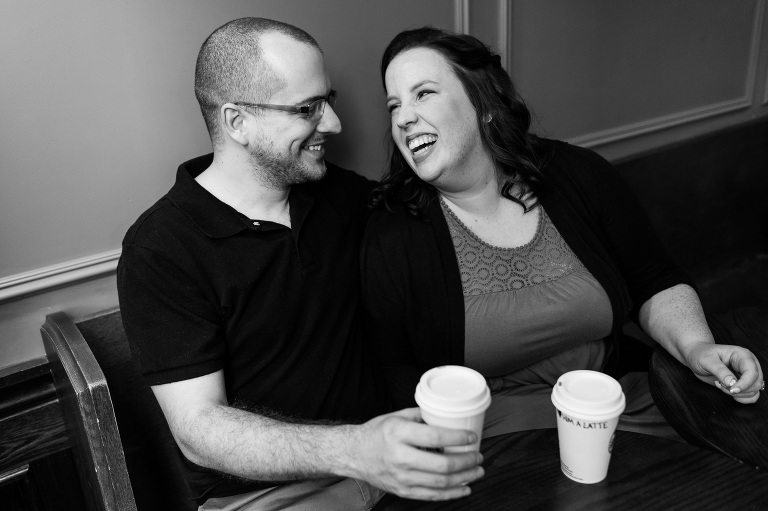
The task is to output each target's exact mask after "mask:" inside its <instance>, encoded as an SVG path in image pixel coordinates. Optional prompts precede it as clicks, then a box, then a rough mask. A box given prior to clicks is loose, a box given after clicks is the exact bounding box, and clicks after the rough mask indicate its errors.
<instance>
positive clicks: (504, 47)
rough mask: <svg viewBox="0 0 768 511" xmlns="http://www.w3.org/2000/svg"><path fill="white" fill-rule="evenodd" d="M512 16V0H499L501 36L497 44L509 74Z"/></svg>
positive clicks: (499, 29) (510, 67)
mask: <svg viewBox="0 0 768 511" xmlns="http://www.w3.org/2000/svg"><path fill="white" fill-rule="evenodd" d="M511 14H512V0H499V26H498V31H499V36H498V40H497V42H496V48H498V49H499V56H500V57H501V62H502V63H503V64H504V69H506V70H507V73H510V72H511V71H512V63H511V62H510V55H511V54H512V52H511V51H509V44H510V42H509V40H510V37H509V36H510V31H511V26H512V20H511V18H510V16H511Z"/></svg>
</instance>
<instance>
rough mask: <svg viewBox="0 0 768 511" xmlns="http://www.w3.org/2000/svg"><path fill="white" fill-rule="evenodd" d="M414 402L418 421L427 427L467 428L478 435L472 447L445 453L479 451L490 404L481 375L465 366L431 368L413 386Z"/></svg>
mask: <svg viewBox="0 0 768 511" xmlns="http://www.w3.org/2000/svg"><path fill="white" fill-rule="evenodd" d="M416 403H417V404H418V405H419V408H420V409H421V418H422V419H423V420H424V422H426V423H427V424H429V425H430V426H441V427H444V428H452V429H466V430H469V431H474V432H475V433H476V434H477V441H476V442H475V443H474V444H472V445H464V446H449V447H446V448H445V452H469V451H477V450H479V449H480V439H481V438H482V435H483V423H484V421H485V411H486V410H487V409H488V407H489V406H490V404H491V392H490V390H489V389H488V385H487V384H486V383H485V378H483V375H481V374H480V373H478V372H477V371H475V370H474V369H470V368H469V367H464V366H439V367H435V368H433V369H430V370H429V371H427V372H426V373H424V374H423V375H422V376H421V380H420V381H419V384H418V385H417V386H416Z"/></svg>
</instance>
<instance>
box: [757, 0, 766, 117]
mask: <svg viewBox="0 0 768 511" xmlns="http://www.w3.org/2000/svg"><path fill="white" fill-rule="evenodd" d="M765 9H766V7H765V0H758V2H757V16H756V17H757V18H758V19H759V20H761V21H762V20H763V18H764V17H765ZM761 25H762V32H761V34H760V40H759V41H758V42H759V44H760V46H762V39H763V38H765V37H766V34H765V30H768V28H766V23H762V24H761ZM765 105H768V67H766V68H765V75H764V76H763V103H762V106H765Z"/></svg>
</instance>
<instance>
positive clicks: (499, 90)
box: [371, 27, 542, 216]
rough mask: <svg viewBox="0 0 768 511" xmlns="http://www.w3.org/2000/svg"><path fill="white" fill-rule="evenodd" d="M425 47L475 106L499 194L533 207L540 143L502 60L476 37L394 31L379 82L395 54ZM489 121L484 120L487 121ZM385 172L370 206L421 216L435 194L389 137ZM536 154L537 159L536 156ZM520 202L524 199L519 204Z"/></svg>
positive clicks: (428, 29)
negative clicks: (438, 57) (403, 208)
mask: <svg viewBox="0 0 768 511" xmlns="http://www.w3.org/2000/svg"><path fill="white" fill-rule="evenodd" d="M414 48H428V49H430V50H434V51H437V52H438V53H439V54H440V55H442V56H443V57H444V58H445V59H446V61H447V62H448V64H449V66H450V67H451V69H452V70H453V73H454V74H455V75H456V77H457V78H458V79H459V81H460V82H461V84H462V85H463V87H464V90H465V92H466V93H467V96H469V101H470V102H471V103H472V106H473V107H474V108H475V114H476V119H475V122H477V124H478V126H479V129H480V137H481V139H482V141H483V144H485V146H486V147H487V148H488V150H489V151H490V153H491V157H492V159H493V162H494V164H495V166H496V169H497V172H498V173H499V176H498V178H499V180H500V181H501V182H502V183H503V184H502V189H501V194H502V195H503V196H504V197H506V198H508V199H510V200H512V201H514V202H517V203H518V204H520V205H522V206H523V207H524V208H525V209H526V211H527V210H528V209H530V208H531V207H533V205H535V204H536V197H537V193H536V192H537V191H538V190H539V189H540V187H541V172H540V170H539V165H540V164H542V162H541V161H539V158H540V157H541V155H540V154H539V153H540V151H537V146H538V145H539V142H540V141H539V139H538V137H536V136H535V135H533V134H529V133H528V129H529V127H530V125H531V114H530V112H529V110H528V107H527V106H526V105H525V103H524V102H523V100H522V98H520V96H519V95H518V94H517V91H516V90H515V87H514V85H513V84H512V80H511V79H510V77H509V75H508V74H507V72H506V71H504V69H503V68H502V67H501V59H500V58H499V56H498V55H496V54H495V53H493V52H492V51H491V49H490V48H489V47H488V46H486V45H485V44H483V43H482V42H481V41H480V40H478V39H477V38H476V37H473V36H470V35H463V34H454V33H451V32H447V31H444V30H440V29H436V28H432V27H423V28H417V29H413V30H406V31H403V32H401V33H399V34H398V35H397V36H395V38H394V39H393V40H392V42H390V43H389V46H387V49H386V50H385V51H384V55H383V56H382V58H381V80H382V84H383V85H384V87H385V89H386V83H385V80H384V77H385V74H386V72H387V68H388V67H389V64H390V63H391V62H392V60H393V59H394V58H395V57H397V56H398V55H399V54H400V53H402V52H404V51H407V50H411V49H414ZM488 116H490V117H491V121H490V122H483V119H484V118H485V119H488V118H489V117H488ZM388 138H389V145H390V148H391V154H390V158H389V170H388V171H387V173H386V174H385V176H384V178H383V179H382V181H381V183H380V184H379V186H378V187H376V189H375V190H374V191H373V194H372V195H371V205H372V206H374V207H376V206H380V205H382V204H383V205H384V206H385V207H387V208H388V209H389V208H390V206H392V205H393V204H395V203H404V204H405V205H406V206H407V208H408V211H409V212H410V213H412V214H413V215H415V216H421V215H422V213H423V212H424V211H425V209H426V207H427V205H428V204H429V201H430V200H431V198H432V197H434V196H435V193H434V187H433V186H432V185H430V184H428V183H425V182H424V181H422V180H421V179H419V177H418V176H417V175H416V173H415V172H414V171H413V169H411V167H410V166H409V165H408V162H407V161H406V160H405V158H404V157H403V155H402V154H401V153H400V150H399V149H398V148H397V147H396V146H395V144H394V141H393V139H392V133H391V130H390V133H389V136H388ZM537 155H538V156H537ZM524 199H525V200H524Z"/></svg>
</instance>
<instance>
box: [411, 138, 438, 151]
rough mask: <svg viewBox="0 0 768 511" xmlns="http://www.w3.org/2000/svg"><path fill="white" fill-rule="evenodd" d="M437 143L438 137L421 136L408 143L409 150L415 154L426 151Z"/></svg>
mask: <svg viewBox="0 0 768 511" xmlns="http://www.w3.org/2000/svg"><path fill="white" fill-rule="evenodd" d="M435 142H437V136H436V135H421V136H418V137H416V138H414V139H413V140H410V141H408V149H410V150H411V151H412V152H413V153H417V152H419V151H422V150H424V149H426V148H427V147H429V146H430V145H432V144H434V143H435Z"/></svg>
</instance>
